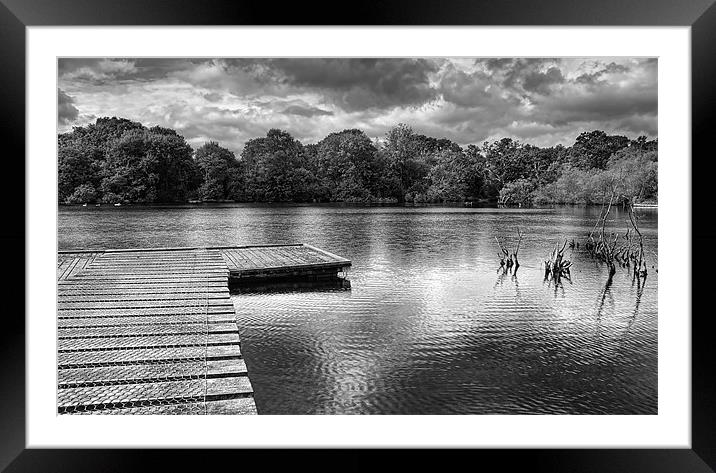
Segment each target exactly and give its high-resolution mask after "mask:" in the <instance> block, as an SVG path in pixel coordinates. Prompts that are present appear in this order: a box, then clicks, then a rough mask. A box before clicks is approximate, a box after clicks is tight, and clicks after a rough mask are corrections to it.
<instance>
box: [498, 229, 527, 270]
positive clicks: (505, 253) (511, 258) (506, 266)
mask: <svg viewBox="0 0 716 473" xmlns="http://www.w3.org/2000/svg"><path fill="white" fill-rule="evenodd" d="M517 236H518V239H517V247H516V248H515V251H513V252H510V251H509V250H508V249H507V248H505V246H504V245H503V244H502V243H501V242H500V239H499V238H497V237H495V241H496V242H497V244H498V246H499V247H500V253H497V256H498V257H499V258H500V269H502V270H503V271H508V270H510V269H512V268H514V271H517V268H519V267H520V261H519V260H518V259H517V255H518V254H519V252H520V245H521V244H522V237H523V234H522V232H521V231H520V229H519V228H518V229H517Z"/></svg>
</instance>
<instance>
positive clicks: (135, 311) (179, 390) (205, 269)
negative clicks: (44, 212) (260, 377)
mask: <svg viewBox="0 0 716 473" xmlns="http://www.w3.org/2000/svg"><path fill="white" fill-rule="evenodd" d="M350 265H351V262H350V261H349V260H347V259H345V258H342V257H340V256H336V255H333V254H331V253H328V252H326V251H323V250H320V249H318V248H314V247H312V246H310V245H303V244H293V245H266V246H256V245H253V246H229V247H208V248H203V247H194V248H152V249H127V250H111V249H108V250H81V251H74V252H60V253H59V254H58V259H57V290H58V294H57V333H58V353H57V359H58V398H57V402H58V404H57V408H58V412H59V413H61V414H88V413H92V414H109V415H117V414H200V415H201V414H256V413H257V410H256V404H255V402H254V400H253V388H252V386H251V382H250V379H249V373H248V370H247V367H246V363H245V362H244V360H243V357H242V354H241V348H240V337H239V332H238V328H237V326H236V314H235V309H234V306H233V304H232V302H231V298H230V293H229V289H228V283H229V280H230V279H234V278H240V279H241V280H251V279H261V278H265V277H281V276H292V277H295V276H302V277H312V276H314V275H317V274H323V275H325V274H331V273H334V274H335V273H337V271H340V270H342V269H343V268H345V267H348V266H350Z"/></svg>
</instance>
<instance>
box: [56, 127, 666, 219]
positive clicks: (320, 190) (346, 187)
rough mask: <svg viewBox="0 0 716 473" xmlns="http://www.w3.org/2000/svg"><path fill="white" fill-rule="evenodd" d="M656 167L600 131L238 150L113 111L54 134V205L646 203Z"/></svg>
mask: <svg viewBox="0 0 716 473" xmlns="http://www.w3.org/2000/svg"><path fill="white" fill-rule="evenodd" d="M657 168H658V140H648V139H647V138H646V137H645V136H639V137H637V138H636V139H629V138H627V137H626V136H621V135H608V134H606V133H605V132H604V131H600V130H594V131H591V132H584V133H582V134H580V135H579V136H578V137H576V139H575V142H574V143H573V144H572V145H571V146H569V147H565V146H563V145H561V144H560V145H556V146H553V147H548V148H541V147H537V146H533V145H530V144H526V143H521V142H519V141H516V140H513V139H511V138H502V139H500V140H496V141H492V142H489V141H486V142H484V143H483V144H482V145H473V144H471V145H468V146H466V147H461V146H460V145H458V144H457V143H455V142H452V141H450V140H448V139H446V138H433V137H428V136H425V135H421V134H418V133H416V132H414V131H413V130H412V129H411V128H410V127H409V126H407V125H404V124H399V125H397V126H395V127H393V128H392V129H390V130H389V131H388V133H386V135H385V137H384V138H382V139H379V140H375V141H373V140H371V139H370V138H369V137H368V136H367V135H366V134H365V133H364V132H363V131H361V130H358V129H349V130H343V131H341V132H337V133H331V134H329V135H328V136H326V137H325V138H324V139H322V140H321V141H319V142H318V143H315V144H305V145H304V144H303V143H301V142H300V141H298V140H296V139H295V138H293V137H292V136H291V135H290V134H289V133H287V132H285V131H282V130H277V129H271V130H269V131H268V133H267V134H266V136H265V137H260V138H254V139H251V140H249V141H248V142H247V143H246V145H245V146H244V149H243V150H242V152H241V154H240V155H239V156H238V157H237V156H236V155H235V154H234V153H233V152H232V151H230V150H228V149H226V148H223V147H222V146H220V144H219V143H217V142H214V141H210V142H207V143H205V144H204V145H202V146H200V147H199V148H198V149H196V150H194V149H192V147H191V146H190V145H189V144H188V143H187V142H186V140H185V138H184V137H183V136H181V135H180V134H179V133H177V132H176V131H175V130H172V129H170V128H163V127H159V126H154V127H150V128H148V127H146V126H144V125H142V124H140V123H137V122H133V121H131V120H128V119H124V118H116V117H112V118H106V117H105V118H98V119H97V120H96V122H95V123H93V124H90V125H87V126H84V127H75V128H74V129H73V130H72V131H70V132H67V133H62V134H59V135H58V201H59V203H60V204H87V203H107V204H131V203H137V204H152V203H202V202H206V203H209V202H257V203H259V202H296V203H301V202H314V203H321V202H344V203H354V204H361V203H363V204H401V203H456V202H458V203H466V204H470V205H472V203H473V202H474V203H475V204H485V203H490V204H498V205H501V206H520V207H523V206H532V205H537V206H539V205H550V204H587V205H591V204H596V205H603V204H605V203H607V202H610V201H611V203H612V204H656V202H657V201H658V183H657ZM615 195H616V196H618V198H617V200H614V196H615Z"/></svg>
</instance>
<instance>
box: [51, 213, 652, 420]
mask: <svg viewBox="0 0 716 473" xmlns="http://www.w3.org/2000/svg"><path fill="white" fill-rule="evenodd" d="M598 212H599V209H584V208H571V207H570V208H561V209H557V210H545V211H538V210H531V211H524V210H501V209H476V208H475V209H472V208H444V207H422V208H421V207H412V208H402V207H400V208H399V207H372V208H371V207H340V206H252V205H225V206H214V207H206V206H195V207H182V208H178V207H168V208H158V207H144V208H132V207H121V208H113V207H102V208H94V207H88V208H82V207H72V208H68V207H61V208H60V210H59V235H58V238H59V247H60V249H71V248H92V247H113V248H129V247H152V246H155V247H157V246H188V245H234V244H235V245H239V244H262V243H293V242H305V243H310V244H312V245H316V246H319V247H321V248H323V249H326V250H328V251H331V252H333V253H337V254H339V255H341V256H345V257H347V258H350V259H351V260H352V261H353V268H352V269H351V271H350V273H349V278H350V280H351V283H352V289H351V290H350V291H345V290H339V289H327V288H323V289H321V288H310V289H276V290H272V291H266V290H256V291H246V290H244V291H243V292H242V293H241V294H239V293H236V294H234V295H233V300H234V305H235V307H236V309H237V316H238V319H237V322H238V326H239V331H240V334H241V337H242V351H243V353H244V357H245V359H246V363H247V365H248V368H249V373H250V374H251V380H252V383H253V385H254V389H255V396H256V404H257V406H258V409H259V412H260V413H262V414H332V413H341V414H343V413H345V414H348V413H351V414H352V413H362V414H553V413H570V414H656V413H657V282H658V273H657V272H656V271H655V270H654V269H651V264H655V263H656V251H657V233H656V229H657V212H656V211H643V212H641V213H640V214H639V215H640V225H641V228H642V232H643V233H644V235H645V237H646V241H647V254H648V256H649V257H650V258H649V265H650V272H649V276H648V278H647V279H646V282H645V283H644V284H641V285H640V284H637V283H636V282H633V281H632V278H631V277H630V275H629V274H628V273H627V272H626V271H625V270H618V271H617V274H616V276H615V277H614V281H613V284H612V285H611V287H609V288H607V289H606V290H605V283H606V280H607V270H606V268H604V267H602V266H600V265H597V264H595V263H594V262H592V261H591V260H590V259H589V258H588V257H587V256H586V255H584V254H582V253H581V252H579V251H578V250H575V251H574V252H573V253H572V254H571V259H572V261H573V263H574V266H573V268H572V278H571V279H572V280H571V282H569V281H563V285H562V286H560V287H555V286H554V284H548V283H546V282H544V281H543V271H542V269H541V266H540V265H541V262H542V261H543V260H544V259H546V258H547V256H548V254H549V252H550V250H551V248H552V247H553V246H554V245H555V244H556V243H557V241H558V240H559V239H560V238H561V237H569V238H572V237H583V236H584V235H586V234H587V233H588V232H589V230H590V228H591V225H592V224H593V222H594V219H595V218H596V214H597V213H598ZM614 217H615V218H614V223H615V224H617V225H618V228H619V229H625V228H626V225H628V221H627V220H625V218H626V216H625V215H624V214H619V213H617V214H616V215H615V216H614ZM518 226H519V227H520V228H521V229H522V230H523V232H524V233H525V234H526V236H525V239H524V240H523V242H522V247H521V250H520V262H521V267H520V269H519V271H518V273H517V277H512V276H509V275H508V276H506V277H501V276H500V275H499V274H498V273H497V272H496V269H497V266H498V264H497V262H498V258H497V251H498V247H497V244H496V243H495V240H494V237H495V236H496V235H498V236H500V238H501V239H502V240H504V242H505V243H507V244H508V245H511V244H513V243H514V242H515V241H516V232H515V228H516V227H518ZM567 254H568V255H569V250H567Z"/></svg>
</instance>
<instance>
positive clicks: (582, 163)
mask: <svg viewBox="0 0 716 473" xmlns="http://www.w3.org/2000/svg"><path fill="white" fill-rule="evenodd" d="M628 145H629V138H627V137H626V136H620V135H607V134H606V133H605V132H603V131H601V130H594V131H590V132H584V133H582V134H580V135H579V136H578V137H577V139H576V141H575V142H574V144H573V145H572V147H571V149H570V151H569V157H570V162H571V163H572V164H573V165H574V166H576V167H578V168H580V169H594V168H596V169H606V167H607V163H608V162H609V158H610V157H611V155H612V154H614V153H616V152H617V151H619V150H620V149H622V148H624V147H626V146H628Z"/></svg>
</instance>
